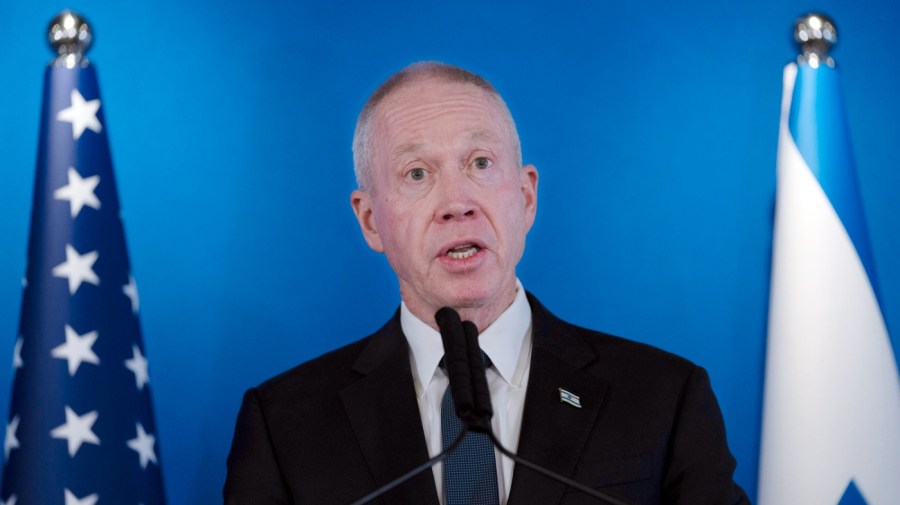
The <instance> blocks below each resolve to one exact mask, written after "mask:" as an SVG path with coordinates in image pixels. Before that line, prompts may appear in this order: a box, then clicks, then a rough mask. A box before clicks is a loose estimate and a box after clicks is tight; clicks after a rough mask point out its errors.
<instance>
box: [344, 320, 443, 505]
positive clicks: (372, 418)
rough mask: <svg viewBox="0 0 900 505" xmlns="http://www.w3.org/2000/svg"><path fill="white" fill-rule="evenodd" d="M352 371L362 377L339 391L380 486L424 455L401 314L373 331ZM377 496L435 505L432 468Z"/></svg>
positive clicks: (397, 503) (407, 504) (401, 503)
mask: <svg viewBox="0 0 900 505" xmlns="http://www.w3.org/2000/svg"><path fill="white" fill-rule="evenodd" d="M354 370H355V371H357V372H358V373H360V374H362V375H363V377H362V378H361V379H360V380H358V381H356V382H354V383H353V384H352V385H350V386H348V387H347V388H345V389H344V390H342V391H341V398H342V400H343V402H344V408H345V409H346V411H347V416H348V418H349V420H350V424H351V426H352V428H353V431H354V434H355V435H356V440H357V442H358V443H359V447H360V449H361V451H362V453H363V455H364V457H365V459H366V462H367V464H368V466H369V471H370V472H371V475H372V477H373V479H374V481H375V486H376V487H380V486H383V485H384V484H387V483H388V482H390V481H391V480H393V479H395V478H397V477H399V476H400V475H402V474H404V473H406V472H407V471H409V470H411V469H412V468H413V467H414V466H415V465H417V464H419V463H423V462H425V461H426V460H427V459H428V449H427V447H426V445H425V434H424V432H423V431H422V422H421V417H420V415H419V408H418V404H417V403H416V395H415V388H414V386H413V380H412V372H411V370H410V366H409V354H408V350H407V344H406V339H405V337H404V336H403V332H402V330H401V329H400V321H399V317H396V316H395V317H394V318H393V319H392V320H391V322H389V323H388V324H387V325H386V326H385V327H384V328H382V329H381V330H379V332H378V333H376V334H375V335H373V336H372V338H371V341H370V343H369V344H368V345H367V346H366V348H365V349H364V350H363V352H362V354H360V358H359V359H358V360H357V362H356V364H355V366H354ZM381 500H382V502H383V503H386V504H390V505H423V504H424V505H429V504H431V505H438V498H437V491H436V489H435V485H434V477H433V475H432V473H431V471H428V470H426V471H424V472H422V473H420V474H419V475H417V476H416V477H413V478H412V479H411V480H409V481H407V482H406V483H404V484H402V485H400V486H399V487H397V488H396V489H394V490H392V491H390V492H388V493H387V494H385V495H383V496H382V498H381Z"/></svg>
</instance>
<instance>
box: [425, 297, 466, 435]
mask: <svg viewBox="0 0 900 505" xmlns="http://www.w3.org/2000/svg"><path fill="white" fill-rule="evenodd" d="M434 320H435V322H437V324H438V328H440V331H441V340H442V341H443V343H444V368H445V369H446V371H447V377H448V378H449V379H450V391H451V392H452V393H453V403H454V405H455V407H456V415H457V416H459V417H460V419H463V420H464V421H466V422H467V423H468V419H469V418H471V416H472V409H473V408H474V406H475V400H474V399H473V397H472V382H471V380H470V379H469V376H470V375H471V373H470V372H469V357H468V350H467V348H466V335H465V330H463V326H462V320H460V317H459V313H458V312H456V310H454V309H452V308H450V307H443V308H442V309H441V310H439V311H437V312H436V313H435V314H434Z"/></svg>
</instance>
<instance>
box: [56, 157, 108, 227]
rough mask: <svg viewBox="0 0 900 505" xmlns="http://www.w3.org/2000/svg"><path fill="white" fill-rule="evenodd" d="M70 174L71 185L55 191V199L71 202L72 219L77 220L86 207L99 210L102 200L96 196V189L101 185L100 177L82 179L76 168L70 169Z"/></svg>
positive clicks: (93, 176)
mask: <svg viewBox="0 0 900 505" xmlns="http://www.w3.org/2000/svg"><path fill="white" fill-rule="evenodd" d="M68 174H69V183H68V184H66V185H65V186H62V187H61V188H59V189H57V190H56V191H54V192H53V198H55V199H57V200H68V201H69V204H70V210H71V212H72V219H75V217H76V216H77V215H78V213H79V212H81V208H82V207H84V206H85V205H87V206H88V207H90V208H92V209H98V210H99V209H100V199H99V198H97V195H96V194H94V189H96V188H97V185H98V184H100V176H99V175H92V176H90V177H85V178H84V179H82V178H81V174H79V173H78V171H76V170H75V167H69V172H68Z"/></svg>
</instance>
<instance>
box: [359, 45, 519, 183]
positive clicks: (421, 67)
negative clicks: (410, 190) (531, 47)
mask: <svg viewBox="0 0 900 505" xmlns="http://www.w3.org/2000/svg"><path fill="white" fill-rule="evenodd" d="M427 78H437V79H442V80H445V81H447V82H455V83H464V84H472V85H475V86H477V87H479V88H481V89H483V90H485V91H487V92H488V94H489V95H490V96H491V97H493V98H494V100H496V101H497V105H498V106H499V108H500V110H501V112H502V113H503V115H504V120H505V121H506V123H507V126H508V127H509V132H510V135H511V136H512V139H513V149H514V151H515V154H516V162H517V163H518V164H519V165H522V146H521V143H520V142H519V133H518V131H516V123H515V121H513V118H512V114H511V113H510V112H509V107H507V106H506V102H504V101H503V97H501V96H500V93H498V92H497V90H496V88H494V86H493V85H492V84H491V83H490V82H488V80H487V79H485V78H484V77H481V76H480V75H478V74H476V73H474V72H470V71H468V70H466V69H463V68H460V67H457V66H454V65H449V64H447V63H441V62H437V61H421V62H417V63H413V64H412V65H409V66H407V67H406V68H404V69H402V70H400V71H399V72H397V73H395V74H394V75H392V76H390V77H388V79H387V80H386V81H384V82H383V83H382V84H381V85H380V86H378V87H377V88H376V89H375V91H374V92H372V95H371V96H369V99H368V100H366V104H365V105H363V108H362V111H361V112H360V113H359V118H357V120H356V131H355V132H354V133H353V171H354V172H355V173H356V184H357V186H359V189H362V190H367V189H369V187H370V186H371V184H372V166H371V164H372V152H373V146H372V126H373V121H372V118H373V117H374V115H375V110H376V109H377V108H378V105H379V104H380V103H381V102H382V101H384V99H385V98H387V97H388V96H389V95H390V94H391V93H393V92H394V91H396V90H398V89H399V88H401V87H403V86H404V85H406V84H409V83H411V82H414V81H416V80H420V79H427Z"/></svg>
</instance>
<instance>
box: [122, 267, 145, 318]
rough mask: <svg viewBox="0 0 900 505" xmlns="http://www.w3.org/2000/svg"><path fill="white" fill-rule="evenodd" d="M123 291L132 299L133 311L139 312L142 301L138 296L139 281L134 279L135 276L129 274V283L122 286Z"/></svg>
mask: <svg viewBox="0 0 900 505" xmlns="http://www.w3.org/2000/svg"><path fill="white" fill-rule="evenodd" d="M122 292H123V293H125V296H127V297H128V299H129V300H131V312H133V313H135V314H137V313H138V309H139V308H140V307H141V301H140V299H139V298H138V289H137V282H135V281H134V277H132V276H131V275H129V276H128V284H126V285H124V286H122Z"/></svg>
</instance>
